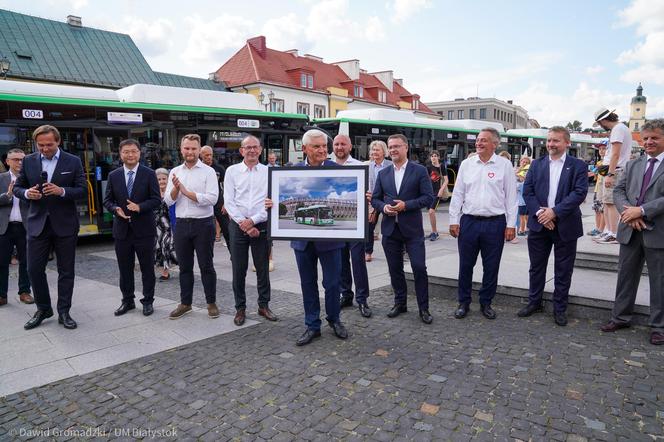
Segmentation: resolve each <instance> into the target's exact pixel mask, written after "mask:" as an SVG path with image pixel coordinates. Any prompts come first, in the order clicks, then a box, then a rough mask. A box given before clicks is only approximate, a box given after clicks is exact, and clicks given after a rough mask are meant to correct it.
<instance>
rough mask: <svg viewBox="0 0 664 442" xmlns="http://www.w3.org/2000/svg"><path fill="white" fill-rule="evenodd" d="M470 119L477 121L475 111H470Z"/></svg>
mask: <svg viewBox="0 0 664 442" xmlns="http://www.w3.org/2000/svg"><path fill="white" fill-rule="evenodd" d="M468 118H470V119H471V120H474V119H475V109H470V110H468Z"/></svg>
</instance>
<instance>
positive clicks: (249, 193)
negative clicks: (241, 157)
mask: <svg viewBox="0 0 664 442" xmlns="http://www.w3.org/2000/svg"><path fill="white" fill-rule="evenodd" d="M267 175H268V167H267V166H265V165H263V164H260V163H258V164H256V165H255V166H254V167H252V168H251V169H250V168H249V167H248V166H247V164H246V163H245V162H244V161H242V162H241V163H239V164H234V165H232V166H230V167H229V168H228V169H226V176H225V177H224V207H225V208H226V211H227V212H228V216H230V217H231V219H232V220H233V221H235V222H236V223H238V224H240V223H241V222H242V221H244V220H245V219H247V218H250V219H251V220H252V221H253V222H254V224H259V223H262V222H265V221H267V211H266V210H265V198H267Z"/></svg>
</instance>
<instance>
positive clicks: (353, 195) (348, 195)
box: [327, 191, 357, 200]
mask: <svg viewBox="0 0 664 442" xmlns="http://www.w3.org/2000/svg"><path fill="white" fill-rule="evenodd" d="M327 198H337V199H343V200H357V192H347V191H343V192H341V194H338V193H337V192H336V191H335V192H331V193H330V194H329V195H327Z"/></svg>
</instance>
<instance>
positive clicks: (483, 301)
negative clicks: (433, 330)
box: [449, 127, 518, 319]
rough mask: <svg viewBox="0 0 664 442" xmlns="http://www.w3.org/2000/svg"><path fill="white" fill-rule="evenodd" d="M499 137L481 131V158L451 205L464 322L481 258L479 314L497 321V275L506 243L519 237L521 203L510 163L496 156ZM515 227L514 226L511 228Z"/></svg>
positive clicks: (462, 171) (464, 175)
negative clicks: (519, 203)
mask: <svg viewBox="0 0 664 442" xmlns="http://www.w3.org/2000/svg"><path fill="white" fill-rule="evenodd" d="M498 145H500V134H499V133H498V131H497V130H496V129H494V128H490V127H489V128H485V129H482V130H481V131H480V133H479V134H478V135H477V140H476V141H475V150H476V151H477V155H474V156H472V157H471V156H469V157H468V158H467V159H465V160H464V161H463V162H462V163H461V165H460V166H459V171H458V173H457V180H456V183H455V185H454V193H453V194H452V201H451V202H450V209H449V213H450V235H451V236H452V237H453V238H458V249H459V291H458V299H459V307H458V308H457V310H456V311H455V312H454V317H455V318H457V319H461V318H464V317H465V316H466V315H467V314H468V311H469V306H470V303H471V301H472V299H471V296H470V295H471V291H472V286H473V267H475V262H477V255H478V254H479V253H480V252H481V253H482V267H483V268H484V275H483V277H482V288H481V289H480V292H479V298H480V310H481V312H482V314H483V315H484V316H485V317H486V318H487V319H495V318H496V312H495V311H494V310H493V309H492V308H491V302H492V301H493V297H494V296H495V295H496V287H497V286H498V270H499V268H500V258H501V257H502V254H503V246H504V245H505V241H511V240H512V239H514V237H515V235H516V229H515V228H514V227H511V226H514V225H516V216H517V209H518V205H517V204H518V200H517V193H516V180H515V179H514V170H513V169H512V163H510V162H509V160H507V159H505V158H503V157H500V156H498V155H496V153H495V152H496V148H497V147H498ZM508 226H510V227H508Z"/></svg>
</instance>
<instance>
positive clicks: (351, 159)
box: [334, 155, 364, 166]
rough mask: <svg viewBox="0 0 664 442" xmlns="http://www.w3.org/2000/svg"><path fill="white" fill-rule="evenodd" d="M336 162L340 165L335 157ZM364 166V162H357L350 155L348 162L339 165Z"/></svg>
mask: <svg viewBox="0 0 664 442" xmlns="http://www.w3.org/2000/svg"><path fill="white" fill-rule="evenodd" d="M334 162H335V163H337V164H339V162H338V161H337V158H336V156H335V158H334ZM363 164H364V163H363V162H362V161H360V160H356V159H355V158H353V157H352V156H350V155H348V158H346V161H344V162H343V163H341V164H339V165H340V166H362V165H363Z"/></svg>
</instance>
